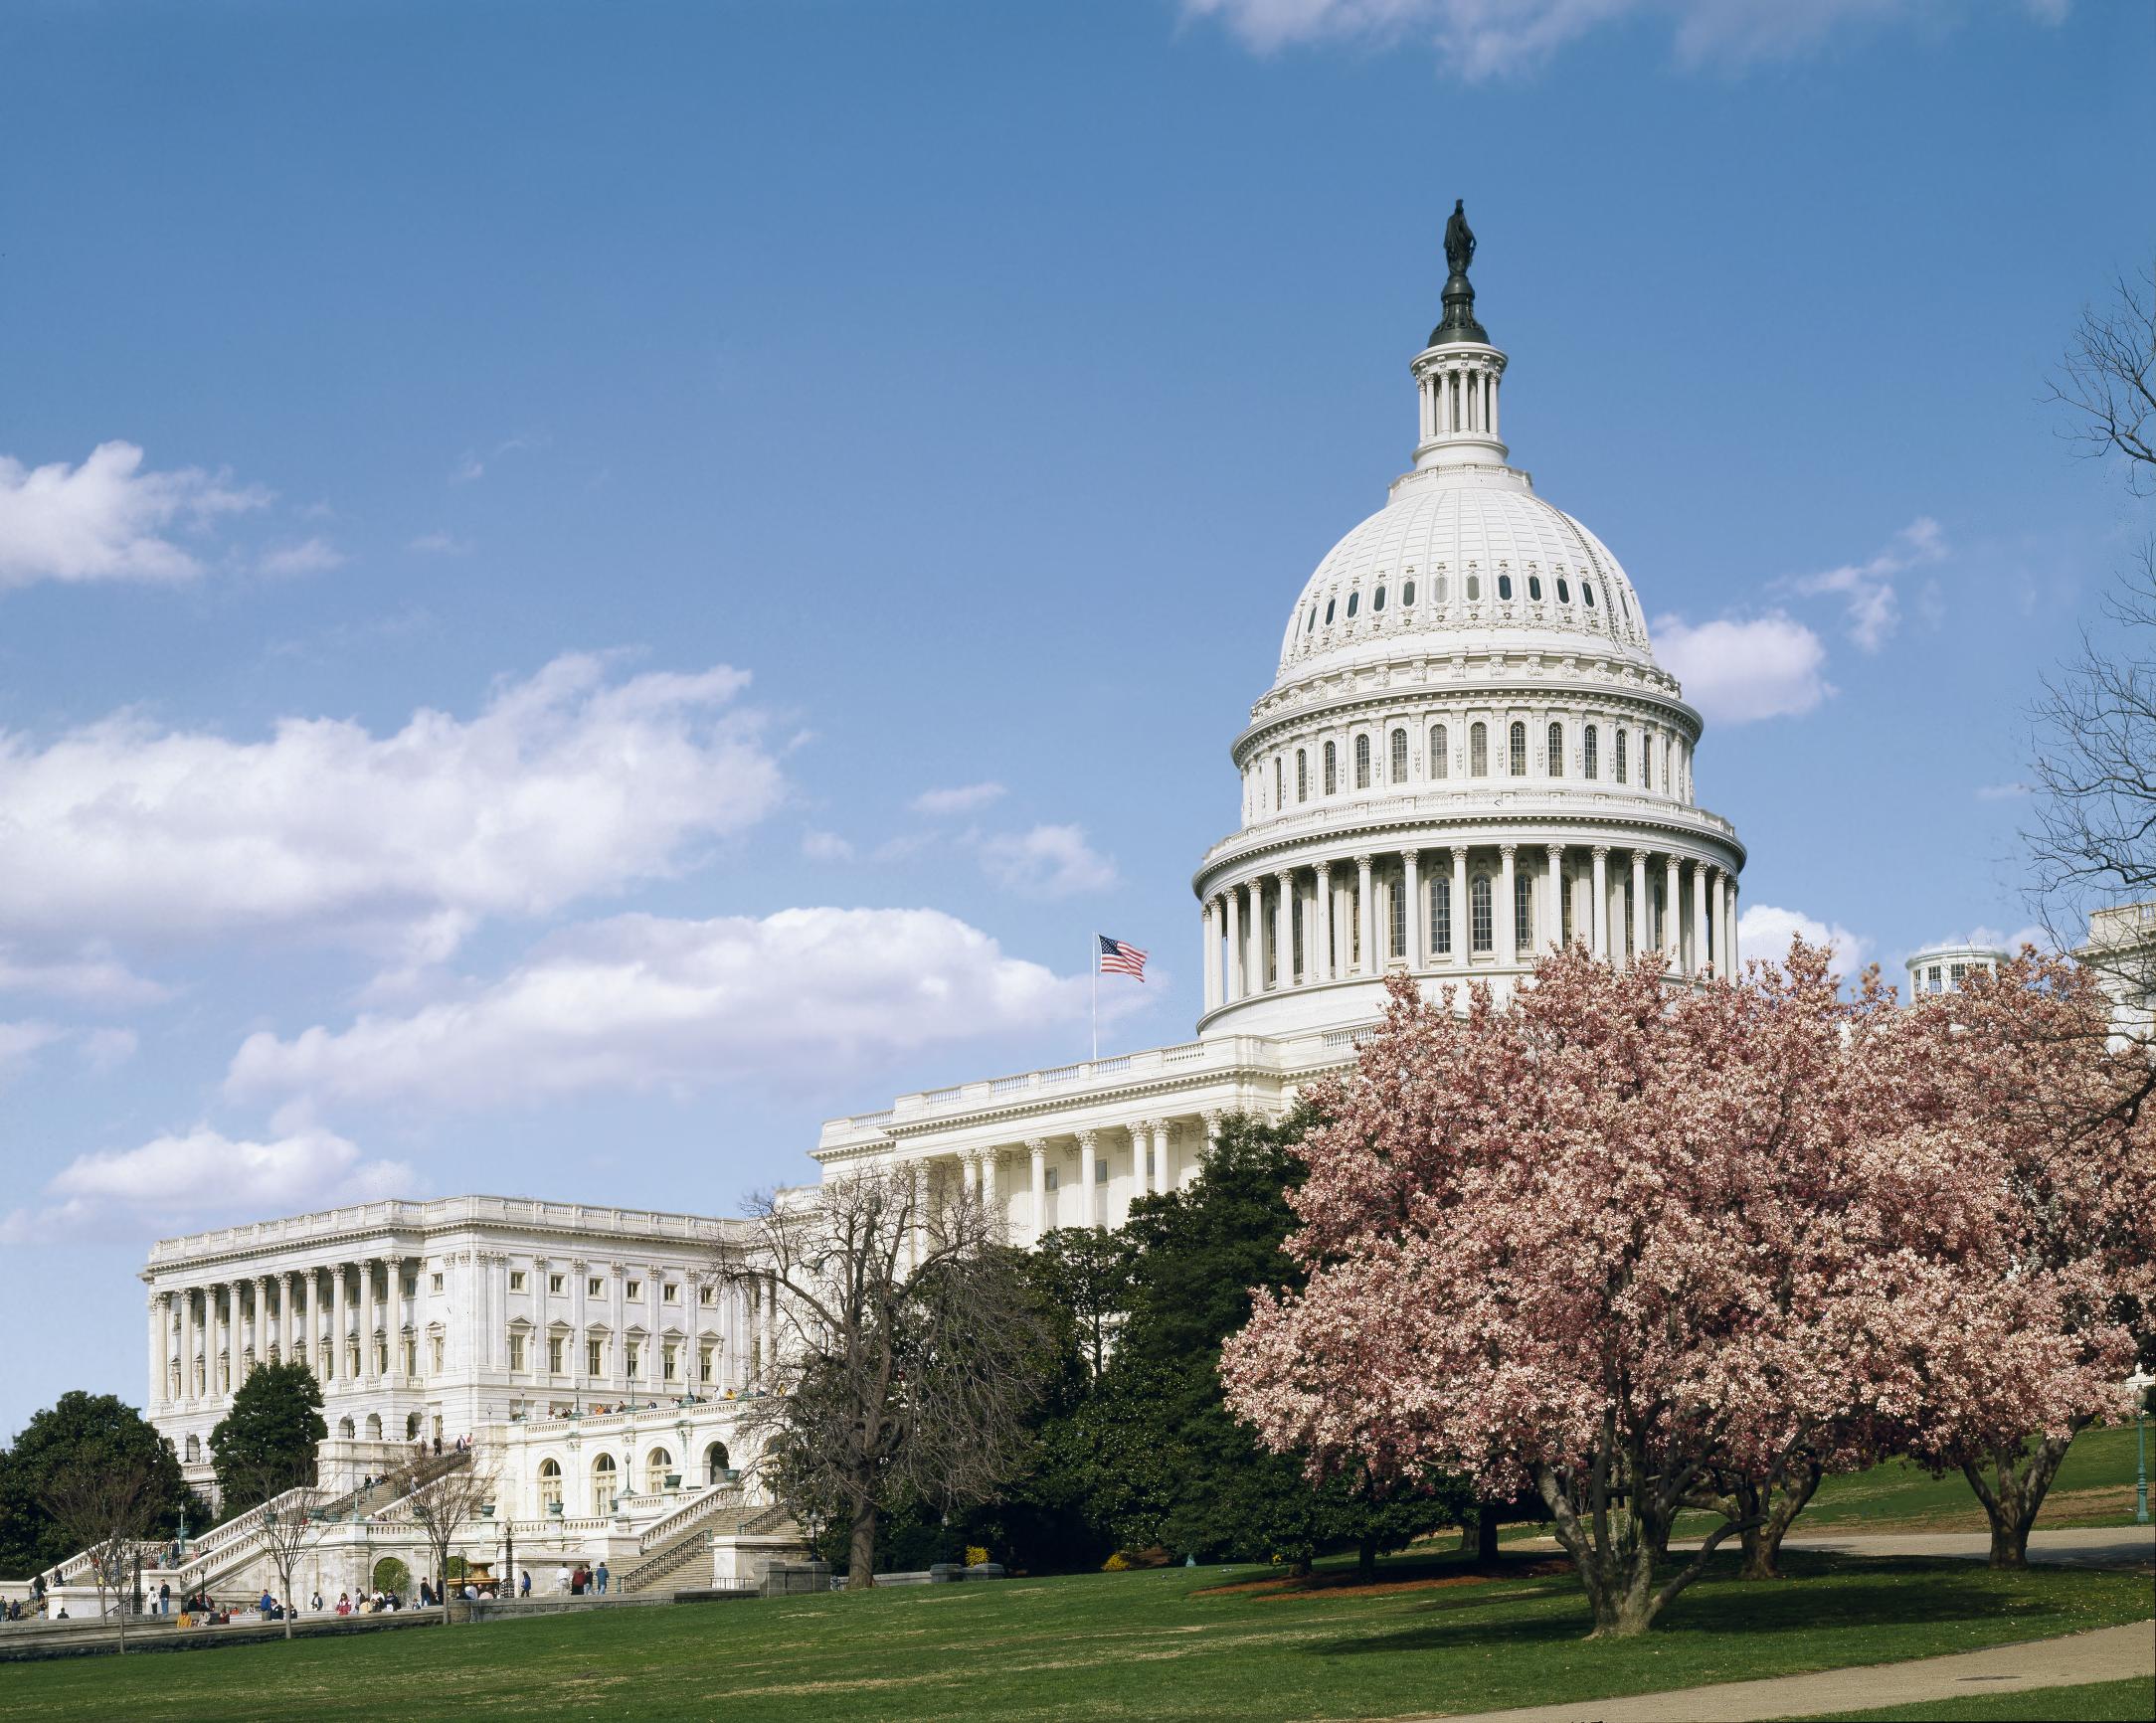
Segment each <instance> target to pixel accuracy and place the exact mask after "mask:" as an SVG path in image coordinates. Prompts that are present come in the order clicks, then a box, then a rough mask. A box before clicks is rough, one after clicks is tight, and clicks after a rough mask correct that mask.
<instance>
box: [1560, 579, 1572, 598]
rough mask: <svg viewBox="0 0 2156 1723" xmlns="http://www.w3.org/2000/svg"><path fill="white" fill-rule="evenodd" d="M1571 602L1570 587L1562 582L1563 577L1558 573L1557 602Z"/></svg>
mask: <svg viewBox="0 0 2156 1723" xmlns="http://www.w3.org/2000/svg"><path fill="white" fill-rule="evenodd" d="M1571 602H1572V589H1571V588H1570V587H1568V586H1566V585H1565V584H1564V577H1563V576H1562V575H1559V576H1558V577H1557V603H1560V604H1569V603H1571Z"/></svg>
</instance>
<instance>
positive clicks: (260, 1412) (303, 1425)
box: [210, 1364, 329, 1514]
mask: <svg viewBox="0 0 2156 1723" xmlns="http://www.w3.org/2000/svg"><path fill="white" fill-rule="evenodd" d="M328 1434H329V1426H328V1424H326V1423H325V1422H324V1421H323V1419H322V1385H321V1384H320V1383H319V1382H317V1381H316V1380H315V1378H314V1372H313V1371H312V1370H310V1369H309V1368H308V1367H307V1366H306V1365H304V1364H258V1365H256V1366H255V1368H254V1369H252V1370H250V1371H249V1372H248V1373H247V1378H246V1380H244V1381H243V1382H242V1383H241V1384H240V1387H239V1389H238V1391H237V1392H236V1393H235V1394H234V1395H233V1397H232V1407H231V1410H229V1411H228V1412H227V1413H226V1414H225V1416H224V1417H223V1418H221V1419H219V1420H218V1421H217V1427H216V1428H215V1429H214V1430H212V1431H211V1432H210V1465H211V1469H212V1470H213V1471H214V1472H216V1474H217V1493H218V1496H219V1498H220V1499H221V1500H222V1501H223V1502H224V1504H225V1512H226V1513H227V1514H235V1513H240V1512H243V1511H244V1510H246V1509H248V1508H251V1507H253V1506H255V1505H256V1504H257V1503H258V1502H263V1501H267V1500H269V1499H270V1497H271V1496H273V1495H281V1494H283V1493H284V1491H285V1490H287V1489H297V1488H298V1487H299V1486H300V1485H301V1484H311V1483H313V1482H314V1458H315V1453H314V1451H315V1444H316V1443H318V1442H320V1441H321V1440H322V1439H323V1438H324V1437H325V1436H327V1435H328Z"/></svg>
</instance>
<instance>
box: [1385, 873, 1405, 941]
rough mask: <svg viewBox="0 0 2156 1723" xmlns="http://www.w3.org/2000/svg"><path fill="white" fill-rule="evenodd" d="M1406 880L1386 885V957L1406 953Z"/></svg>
mask: <svg viewBox="0 0 2156 1723" xmlns="http://www.w3.org/2000/svg"><path fill="white" fill-rule="evenodd" d="M1405 885H1406V881H1404V880H1402V881H1401V882H1400V883H1399V884H1398V885H1394V886H1391V887H1388V888H1387V889H1386V892H1385V954H1386V955H1387V956H1388V957H1404V956H1406V955H1407V893H1406V891H1405V890H1404V889H1403V888H1404V887H1405Z"/></svg>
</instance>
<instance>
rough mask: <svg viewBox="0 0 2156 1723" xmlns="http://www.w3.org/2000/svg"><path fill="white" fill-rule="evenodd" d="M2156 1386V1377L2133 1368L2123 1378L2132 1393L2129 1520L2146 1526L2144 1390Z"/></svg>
mask: <svg viewBox="0 0 2156 1723" xmlns="http://www.w3.org/2000/svg"><path fill="white" fill-rule="evenodd" d="M2151 1388H2156V1376H2151V1375H2150V1374H2149V1373H2148V1372H2147V1371H2146V1370H2136V1371H2135V1372H2134V1373H2133V1374H2132V1375H2131V1376H2129V1377H2127V1378H2126V1391H2127V1392H2128V1393H2129V1394H2131V1395H2132V1396H2133V1461H2134V1465H2133V1523H2134V1524H2135V1525H2147V1524H2148V1523H2149V1516H2148V1391H2149V1390H2150V1389H2151Z"/></svg>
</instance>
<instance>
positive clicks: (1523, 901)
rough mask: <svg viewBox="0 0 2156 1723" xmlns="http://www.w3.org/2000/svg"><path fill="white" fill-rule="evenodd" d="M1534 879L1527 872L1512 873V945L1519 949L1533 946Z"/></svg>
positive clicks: (1524, 949)
mask: <svg viewBox="0 0 2156 1723" xmlns="http://www.w3.org/2000/svg"><path fill="white" fill-rule="evenodd" d="M1533 906H1534V881H1533V880H1532V879H1531V878H1530V877H1529V876H1527V874H1524V873H1521V874H1515V875H1513V945H1514V946H1515V947H1516V948H1519V949H1520V950H1523V951H1527V950H1531V949H1532V948H1533V947H1534V923H1533V921H1532V919H1531V912H1532V910H1533Z"/></svg>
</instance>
